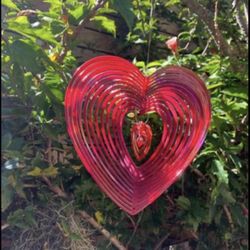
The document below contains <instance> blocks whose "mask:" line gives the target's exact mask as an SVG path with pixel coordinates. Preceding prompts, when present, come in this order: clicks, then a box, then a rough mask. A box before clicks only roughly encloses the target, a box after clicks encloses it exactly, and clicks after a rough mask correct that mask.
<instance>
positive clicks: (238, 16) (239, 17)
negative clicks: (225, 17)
mask: <svg viewBox="0 0 250 250" xmlns="http://www.w3.org/2000/svg"><path fill="white" fill-rule="evenodd" d="M240 7H241V6H240V4H239V1H237V2H236V3H235V15H236V21H237V23H238V25H239V27H240V30H241V32H242V33H243V35H244V37H245V39H246V41H247V42H248V14H247V16H246V12H247V10H246V5H245V4H244V12H245V13H244V14H245V18H246V19H245V20H244V18H243V15H242V14H241V10H240Z"/></svg>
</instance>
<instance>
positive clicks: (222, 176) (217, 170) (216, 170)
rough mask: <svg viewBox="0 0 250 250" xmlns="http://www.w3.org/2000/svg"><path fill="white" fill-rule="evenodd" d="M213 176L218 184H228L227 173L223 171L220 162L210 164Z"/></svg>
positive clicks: (215, 161) (214, 161) (222, 165)
mask: <svg viewBox="0 0 250 250" xmlns="http://www.w3.org/2000/svg"><path fill="white" fill-rule="evenodd" d="M212 168H213V174H215V175H216V176H217V177H218V181H219V182H220V183H225V184H228V172H227V171H226V170H225V169H224V164H223V162H222V161H220V160H213V162H212Z"/></svg>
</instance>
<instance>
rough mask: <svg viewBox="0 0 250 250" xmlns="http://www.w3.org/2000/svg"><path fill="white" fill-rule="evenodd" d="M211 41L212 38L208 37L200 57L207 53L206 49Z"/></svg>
mask: <svg viewBox="0 0 250 250" xmlns="http://www.w3.org/2000/svg"><path fill="white" fill-rule="evenodd" d="M211 41H212V37H210V38H209V39H208V41H207V44H206V47H205V48H204V50H203V51H202V53H201V55H202V56H205V53H206V52H207V49H208V47H209V45H210V43H211Z"/></svg>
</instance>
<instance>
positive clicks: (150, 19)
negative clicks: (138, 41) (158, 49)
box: [147, 0, 155, 64]
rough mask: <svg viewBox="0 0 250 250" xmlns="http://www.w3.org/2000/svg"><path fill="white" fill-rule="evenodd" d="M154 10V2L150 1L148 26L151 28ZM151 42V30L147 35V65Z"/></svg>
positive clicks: (153, 0)
mask: <svg viewBox="0 0 250 250" xmlns="http://www.w3.org/2000/svg"><path fill="white" fill-rule="evenodd" d="M154 10H155V0H151V9H150V15H149V25H150V27H151V24H152V18H153V15H154ZM151 42H152V28H151V29H150V31H149V35H148V51H147V64H148V63H149V55H150V48H151Z"/></svg>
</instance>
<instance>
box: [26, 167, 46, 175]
mask: <svg viewBox="0 0 250 250" xmlns="http://www.w3.org/2000/svg"><path fill="white" fill-rule="evenodd" d="M41 173H42V169H40V168H38V167H35V168H34V169H33V170H32V171H29V172H28V173H27V175H30V176H35V177H37V176H41Z"/></svg>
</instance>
